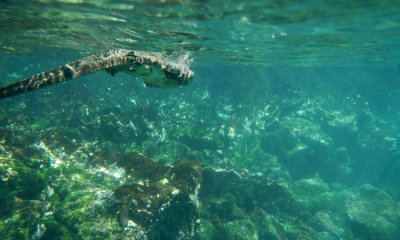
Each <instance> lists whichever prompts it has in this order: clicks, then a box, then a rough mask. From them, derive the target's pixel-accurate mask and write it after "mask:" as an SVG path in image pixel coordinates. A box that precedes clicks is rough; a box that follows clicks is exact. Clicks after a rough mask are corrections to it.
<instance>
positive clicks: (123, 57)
mask: <svg viewBox="0 0 400 240" xmlns="http://www.w3.org/2000/svg"><path fill="white" fill-rule="evenodd" d="M191 63H192V59H189V54H188V53H184V54H177V53H171V54H168V53H160V52H144V51H133V50H127V49H114V50H110V51H107V52H103V53H99V54H95V55H92V56H89V57H86V58H83V59H80V60H78V61H75V62H72V63H69V64H66V65H64V66H60V67H58V68H55V69H52V70H49V71H46V72H42V73H39V74H37V75H34V76H32V77H30V78H26V79H23V80H21V81H18V82H14V83H11V84H9V85H7V86H4V87H2V88H0V98H6V97H11V96H14V95H18V94H21V93H25V92H29V91H32V90H36V89H40V88H43V87H47V86H51V85H55V84H58V83H61V82H65V81H68V80H71V79H75V78H78V77H80V76H83V75H86V74H89V73H92V72H96V71H99V70H105V71H107V72H108V73H110V74H112V75H114V74H115V73H116V72H121V71H122V72H126V73H129V74H133V75H135V76H136V77H139V78H141V79H142V80H143V81H144V82H145V83H146V85H149V86H152V87H157V88H174V87H180V86H184V85H186V84H188V83H189V82H190V81H191V80H192V79H193V77H194V73H193V72H192V71H191V70H190V65H191Z"/></svg>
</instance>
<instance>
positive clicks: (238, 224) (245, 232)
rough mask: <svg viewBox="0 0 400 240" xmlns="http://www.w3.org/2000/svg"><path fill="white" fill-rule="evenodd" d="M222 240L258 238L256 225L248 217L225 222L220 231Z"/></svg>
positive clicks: (256, 239)
mask: <svg viewBox="0 0 400 240" xmlns="http://www.w3.org/2000/svg"><path fill="white" fill-rule="evenodd" d="M220 238H221V239H223V240H258V232H257V227H256V225H255V224H254V223H253V222H252V221H251V220H249V219H240V220H235V221H231V222H227V223H225V224H224V225H223V226H222V228H221V231H220Z"/></svg>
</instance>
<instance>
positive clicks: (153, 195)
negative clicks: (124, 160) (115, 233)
mask: <svg viewBox="0 0 400 240" xmlns="http://www.w3.org/2000/svg"><path fill="white" fill-rule="evenodd" d="M140 161H141V165H140V166H141V167H143V166H144V165H150V168H152V169H163V170H166V171H156V172H153V173H151V174H153V175H155V176H154V177H153V178H152V179H151V180H148V179H147V180H146V179H144V177H145V176H144V175H141V173H142V172H141V171H140V168H138V166H134V165H132V166H133V167H135V168H137V169H139V170H138V171H128V169H127V171H128V172H130V173H129V174H130V175H131V176H132V177H134V178H135V177H136V174H138V175H139V177H138V178H137V180H138V181H137V183H133V184H126V185H122V186H120V187H119V188H117V189H116V190H115V193H114V195H115V197H116V198H117V199H119V200H120V201H121V208H120V210H119V214H118V219H119V223H120V225H121V227H122V228H123V229H124V230H125V233H126V234H128V236H132V237H136V238H137V239H151V240H156V239H157V240H158V239H160V240H161V239H191V238H193V236H194V235H195V233H196V231H197V229H198V227H199V226H198V225H199V202H198V191H199V188H200V183H201V178H202V171H203V166H202V164H201V162H200V161H198V160H191V159H181V160H179V161H177V162H176V163H174V164H173V165H172V166H171V167H165V166H163V165H161V164H158V163H156V162H153V161H151V160H148V159H147V158H141V160H140ZM149 162H153V163H152V164H149ZM147 171H148V170H146V172H147ZM147 174H150V172H147Z"/></svg>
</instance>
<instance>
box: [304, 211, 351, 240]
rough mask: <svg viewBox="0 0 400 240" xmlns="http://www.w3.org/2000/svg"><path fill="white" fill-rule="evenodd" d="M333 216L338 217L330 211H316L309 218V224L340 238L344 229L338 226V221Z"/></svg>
mask: <svg viewBox="0 0 400 240" xmlns="http://www.w3.org/2000/svg"><path fill="white" fill-rule="evenodd" d="M334 218H335V219H340V218H339V217H338V216H335V214H333V213H332V212H325V211H318V212H317V213H315V214H314V216H313V218H312V220H311V221H312V222H311V226H312V227H313V228H314V229H315V230H317V231H319V232H324V231H325V232H328V233H329V234H331V235H332V236H334V237H336V238H341V237H342V236H343V234H344V229H343V228H342V227H340V226H338V225H339V224H338V223H339V222H338V220H335V219H334Z"/></svg>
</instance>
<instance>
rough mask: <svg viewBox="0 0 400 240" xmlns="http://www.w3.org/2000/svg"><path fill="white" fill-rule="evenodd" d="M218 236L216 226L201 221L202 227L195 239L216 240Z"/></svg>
mask: <svg viewBox="0 0 400 240" xmlns="http://www.w3.org/2000/svg"><path fill="white" fill-rule="evenodd" d="M217 236H218V230H217V229H216V228H215V227H214V225H213V224H212V223H211V222H209V221H207V220H205V219H200V227H199V229H198V230H197V234H196V236H195V237H194V239H195V240H214V239H215V238H216V237H217Z"/></svg>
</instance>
